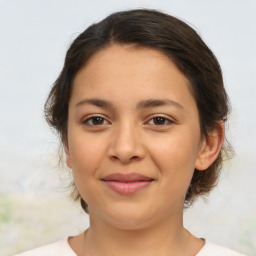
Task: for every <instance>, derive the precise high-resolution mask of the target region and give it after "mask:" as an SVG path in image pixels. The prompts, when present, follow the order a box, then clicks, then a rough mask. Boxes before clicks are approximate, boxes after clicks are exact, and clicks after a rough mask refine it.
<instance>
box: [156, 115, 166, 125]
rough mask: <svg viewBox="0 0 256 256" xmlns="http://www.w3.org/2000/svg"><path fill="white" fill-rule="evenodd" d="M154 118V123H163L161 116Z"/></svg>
mask: <svg viewBox="0 0 256 256" xmlns="http://www.w3.org/2000/svg"><path fill="white" fill-rule="evenodd" d="M154 119H155V123H156V124H164V121H165V120H164V118H163V117H156V118H154Z"/></svg>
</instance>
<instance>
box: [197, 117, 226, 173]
mask: <svg viewBox="0 0 256 256" xmlns="http://www.w3.org/2000/svg"><path fill="white" fill-rule="evenodd" d="M224 132H225V128H224V123H223V121H220V122H218V126H217V127H216V128H215V129H214V130H213V131H211V132H209V133H208V136H207V137H205V138H204V139H203V141H202V143H201V146H200V150H199V154H198V157H197V160H196V163H195V169H197V170H198V171H204V170H206V169H207V168H208V167H209V166H210V165H211V164H212V163H213V162H214V161H215V160H216V159H217V157H218V155H219V153H220V150H221V147H222V144H223V140H224Z"/></svg>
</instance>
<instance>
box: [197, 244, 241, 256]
mask: <svg viewBox="0 0 256 256" xmlns="http://www.w3.org/2000/svg"><path fill="white" fill-rule="evenodd" d="M220 255H222V256H245V255H243V254H240V253H238V252H235V251H233V250H231V249H229V248H225V247H222V246H219V245H216V244H213V243H211V242H208V241H205V245H204V247H203V248H202V249H201V250H200V252H199V253H198V254H197V255H196V256H220Z"/></svg>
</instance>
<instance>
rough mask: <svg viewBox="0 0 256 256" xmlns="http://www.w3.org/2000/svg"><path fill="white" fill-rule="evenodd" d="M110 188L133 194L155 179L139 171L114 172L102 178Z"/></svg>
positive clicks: (121, 192)
mask: <svg viewBox="0 0 256 256" xmlns="http://www.w3.org/2000/svg"><path fill="white" fill-rule="evenodd" d="M101 180H102V181H103V182H104V183H105V184H106V185H107V186H108V187H109V188H110V189H112V190H114V191H115V192H117V193H119V194H122V195H131V194H134V193H136V192H138V191H140V190H141V189H144V188H146V187H148V186H149V185H150V184H151V183H152V182H153V181H154V179H153V178H152V177H148V176H145V175H142V174H139V173H125V174H124V173H113V174H110V175H107V176H105V177H103V178H102V179H101Z"/></svg>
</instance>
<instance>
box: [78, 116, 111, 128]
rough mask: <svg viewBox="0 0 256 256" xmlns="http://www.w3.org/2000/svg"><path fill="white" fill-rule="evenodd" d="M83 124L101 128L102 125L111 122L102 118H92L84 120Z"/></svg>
mask: <svg viewBox="0 0 256 256" xmlns="http://www.w3.org/2000/svg"><path fill="white" fill-rule="evenodd" d="M82 123H83V124H85V125H89V126H100V125H105V124H109V122H108V121H107V120H106V119H105V118H103V117H101V116H91V117H89V118H87V119H85V120H83V121H82Z"/></svg>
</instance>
